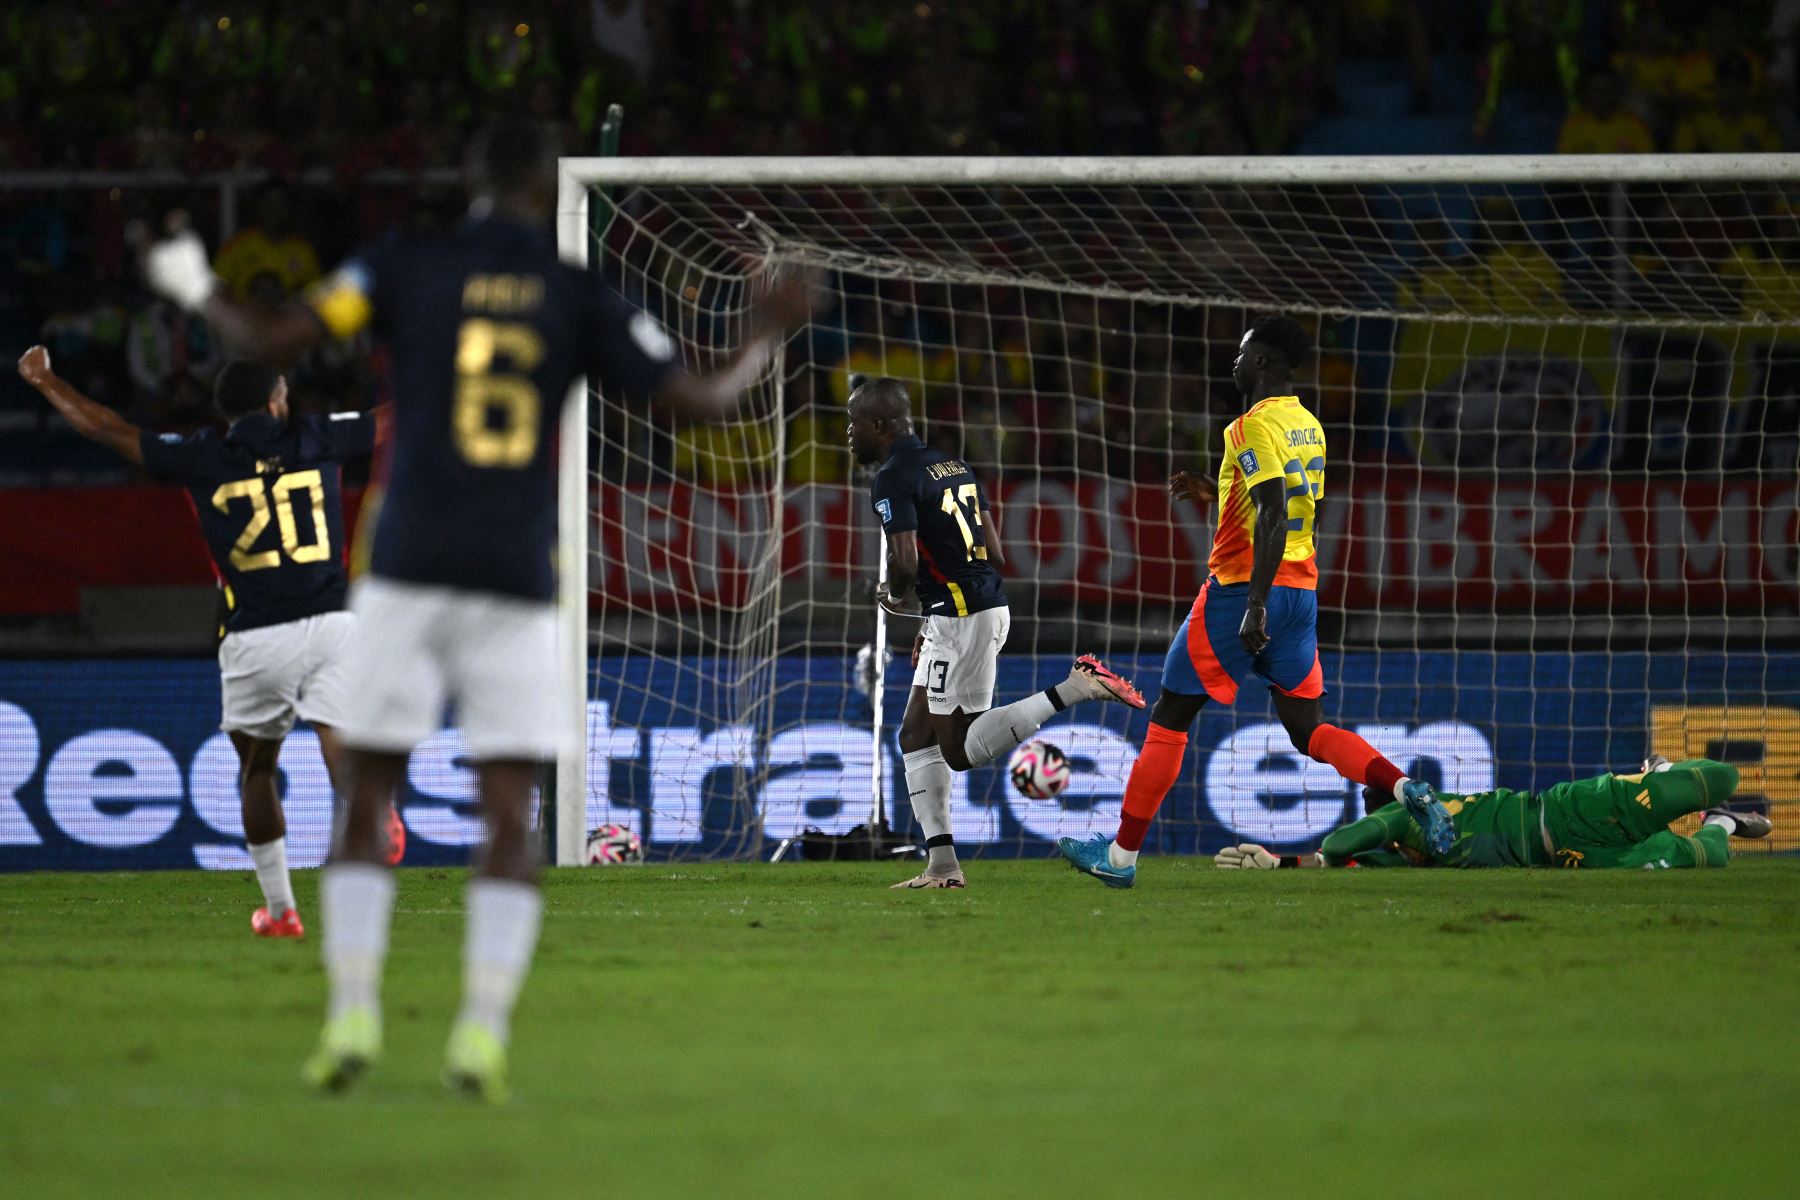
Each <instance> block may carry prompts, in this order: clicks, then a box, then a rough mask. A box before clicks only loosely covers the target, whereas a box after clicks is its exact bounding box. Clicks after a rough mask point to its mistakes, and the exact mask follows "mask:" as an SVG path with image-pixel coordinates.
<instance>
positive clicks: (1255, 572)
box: [1238, 476, 1288, 655]
mask: <svg viewBox="0 0 1800 1200" xmlns="http://www.w3.org/2000/svg"><path fill="white" fill-rule="evenodd" d="M1250 502H1251V503H1252V504H1253V505H1255V507H1256V523H1255V525H1254V526H1253V528H1252V531H1251V535H1250V537H1251V551H1250V554H1251V557H1250V591H1249V595H1248V596H1247V597H1246V599H1245V601H1244V619H1243V621H1242V622H1241V623H1240V624H1239V625H1238V640H1240V641H1241V642H1243V643H1244V649H1246V650H1248V651H1249V652H1250V653H1251V654H1252V655H1255V654H1260V653H1262V649H1263V647H1264V646H1267V645H1268V644H1269V633H1268V622H1269V617H1268V604H1269V589H1270V588H1271V587H1273V586H1274V585H1275V572H1276V571H1278V570H1279V569H1280V568H1281V557H1282V554H1283V553H1284V552H1285V551H1286V550H1287V525H1288V516H1287V481H1286V479H1285V478H1283V477H1280V476H1277V477H1276V478H1274V479H1268V480H1264V481H1263V482H1262V483H1259V484H1256V485H1254V486H1253V487H1251V489H1250Z"/></svg>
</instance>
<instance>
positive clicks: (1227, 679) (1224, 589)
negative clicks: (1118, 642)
mask: <svg viewBox="0 0 1800 1200" xmlns="http://www.w3.org/2000/svg"><path fill="white" fill-rule="evenodd" d="M1249 595H1250V585H1249V584H1248V583H1234V584H1231V585H1229V586H1227V585H1225V584H1221V583H1220V582H1219V581H1218V579H1216V578H1213V577H1210V576H1209V577H1208V578H1207V580H1206V584H1205V585H1204V586H1203V587H1202V588H1201V589H1200V595H1199V596H1198V597H1196V598H1195V600H1194V607H1193V609H1192V611H1190V612H1189V613H1188V616H1187V620H1185V621H1183V622H1182V623H1181V628H1180V629H1179V630H1177V631H1176V633H1175V640H1174V641H1173V642H1172V643H1170V645H1169V656H1168V658H1166V659H1165V660H1163V675H1162V686H1163V690H1164V691H1167V692H1180V693H1182V694H1183V695H1187V696H1198V695H1202V694H1204V695H1206V696H1209V697H1211V698H1212V699H1213V700H1216V701H1217V702H1218V703H1220V704H1230V703H1231V702H1232V701H1233V700H1236V699H1237V692H1238V685H1239V684H1241V683H1243V682H1244V679H1245V678H1246V677H1247V676H1249V675H1252V674H1255V675H1260V676H1261V677H1262V678H1264V679H1266V680H1268V681H1269V682H1270V683H1271V684H1273V685H1274V686H1275V688H1276V690H1277V691H1280V692H1284V693H1286V694H1287V695H1289V696H1295V697H1298V698H1299V699H1302V700H1312V699H1315V698H1317V697H1319V696H1323V695H1324V694H1325V675H1324V672H1323V671H1321V670H1320V669H1319V596H1318V593H1317V592H1314V591H1313V590H1312V589H1310V588H1293V587H1276V588H1270V589H1269V603H1268V627H1267V628H1268V634H1269V644H1268V645H1266V646H1264V647H1263V650H1262V653H1261V654H1258V655H1257V656H1256V657H1255V658H1252V657H1250V652H1249V651H1247V650H1245V649H1244V643H1243V642H1241V641H1239V640H1238V626H1239V625H1240V624H1242V623H1243V620H1244V608H1245V600H1246V599H1247V598H1248V597H1249Z"/></svg>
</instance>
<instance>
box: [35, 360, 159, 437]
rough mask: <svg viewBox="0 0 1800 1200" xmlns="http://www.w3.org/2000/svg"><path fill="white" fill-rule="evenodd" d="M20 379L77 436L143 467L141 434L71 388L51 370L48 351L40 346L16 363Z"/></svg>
mask: <svg viewBox="0 0 1800 1200" xmlns="http://www.w3.org/2000/svg"><path fill="white" fill-rule="evenodd" d="M19 377H20V378H21V379H23V380H24V381H25V382H26V383H29V384H30V385H31V386H32V387H34V388H36V389H37V390H38V391H39V392H40V393H41V394H42V395H43V397H44V399H46V400H48V401H49V402H50V403H51V405H52V406H53V407H54V408H55V409H56V411H57V412H59V413H61V414H62V415H63V418H64V419H65V420H67V421H68V422H69V427H70V428H71V429H73V430H74V431H75V432H76V433H79V434H80V435H81V436H82V437H84V438H88V439H90V440H92V441H96V442H98V443H100V444H101V445H102V446H105V447H106V448H107V449H108V450H111V451H112V452H113V453H115V454H117V455H119V456H120V457H122V458H125V459H127V460H129V461H131V462H134V463H137V464H138V465H139V466H142V465H143V462H144V442H143V431H142V430H140V429H139V428H138V427H137V426H136V425H133V424H132V423H131V422H130V421H127V420H126V419H125V418H124V417H121V416H120V415H119V414H118V413H116V412H114V411H113V410H112V409H110V408H107V407H106V406H105V405H104V404H96V403H95V402H94V401H92V400H90V399H88V398H87V397H86V396H84V395H82V394H81V393H80V392H78V391H76V390H75V389H74V388H73V387H72V386H70V384H69V382H68V381H67V380H66V379H64V378H63V377H62V376H60V375H58V374H57V373H56V372H55V371H53V370H52V369H51V368H50V351H48V350H46V349H45V348H44V347H42V346H33V347H32V348H31V349H29V350H27V351H26V352H25V353H24V354H23V355H22V356H21V357H20V359H19Z"/></svg>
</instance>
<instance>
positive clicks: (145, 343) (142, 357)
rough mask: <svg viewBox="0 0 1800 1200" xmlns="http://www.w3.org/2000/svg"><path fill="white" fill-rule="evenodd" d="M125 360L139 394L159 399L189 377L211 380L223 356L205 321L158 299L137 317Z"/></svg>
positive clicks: (128, 342)
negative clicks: (179, 381) (178, 382)
mask: <svg viewBox="0 0 1800 1200" xmlns="http://www.w3.org/2000/svg"><path fill="white" fill-rule="evenodd" d="M125 358H126V362H127V363H128V364H129V366H130V368H131V381H132V383H134V384H135V385H137V388H138V391H139V393H140V394H142V395H143V396H145V397H147V398H155V397H157V396H161V395H162V394H164V393H165V392H166V391H168V390H169V389H170V388H171V387H172V386H173V385H174V384H175V382H176V381H177V380H179V379H182V378H185V377H192V378H195V379H198V380H201V381H202V382H204V381H207V380H210V379H211V378H212V376H213V372H214V371H216V370H217V369H218V367H219V363H220V358H221V356H220V354H219V349H218V346H217V345H216V344H215V343H214V342H213V338H212V333H211V331H210V330H208V329H207V327H206V323H205V322H204V321H201V320H199V319H197V318H195V317H190V316H189V315H188V314H186V313H184V312H182V311H181V309H179V308H177V307H176V306H175V305H173V304H170V303H169V302H168V301H166V300H156V301H154V302H152V303H151V304H150V305H149V306H148V307H145V308H141V309H139V310H138V311H137V312H136V313H135V314H133V316H132V318H131V325H130V328H129V329H128V330H127V331H126V334H125Z"/></svg>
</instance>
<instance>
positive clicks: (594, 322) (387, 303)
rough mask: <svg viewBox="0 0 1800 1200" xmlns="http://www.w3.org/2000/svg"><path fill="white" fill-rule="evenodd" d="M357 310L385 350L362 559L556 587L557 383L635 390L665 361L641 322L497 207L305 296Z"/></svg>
mask: <svg viewBox="0 0 1800 1200" xmlns="http://www.w3.org/2000/svg"><path fill="white" fill-rule="evenodd" d="M308 303H309V304H310V305H311V306H312V309H313V311H314V312H316V313H317V314H318V316H319V318H320V320H321V321H323V322H324V324H325V326H326V328H327V329H329V330H330V331H331V332H332V333H334V334H336V335H337V336H339V337H349V336H351V335H352V334H354V333H356V332H357V331H358V330H360V329H362V328H364V327H365V326H373V328H374V330H375V332H376V334H377V335H378V336H379V337H380V338H381V339H382V340H383V341H385V342H386V343H387V346H388V349H389V351H390V355H391V358H392V362H393V396H394V400H393V403H394V421H393V433H394V437H393V442H392V444H391V446H390V447H389V448H388V457H387V458H386V460H385V461H384V463H383V464H382V466H383V468H384V470H385V477H384V478H383V479H382V484H383V488H384V491H383V495H382V500H381V512H380V516H379V518H378V520H377V522H376V527H375V540H374V549H373V552H372V553H371V556H370V560H369V571H370V573H371V574H372V575H377V576H381V577H383V578H387V579H397V580H402V581H406V582H412V583H426V584H436V585H441V586H447V587H454V588H461V589H466V590H470V591H478V592H488V593H497V594H499V595H504V596H516V597H521V598H525V599H531V600H549V599H551V598H552V597H553V596H554V595H555V592H556V574H555V567H554V557H553V556H554V553H555V548H556V434H557V424H558V420H559V418H560V416H561V414H562V407H563V401H564V400H565V399H566V398H567V396H568V392H569V385H570V384H571V383H572V382H573V381H574V380H575V379H576V378H577V377H578V376H581V375H584V374H585V375H588V376H590V377H591V378H592V379H593V380H594V381H595V382H596V383H598V385H599V386H600V388H601V390H602V391H604V392H606V393H607V394H608V395H611V396H620V397H630V398H633V399H648V398H649V397H650V396H652V395H653V394H654V393H655V392H656V391H657V389H658V387H659V386H660V385H661V384H662V382H663V381H664V380H665V379H666V378H667V376H668V374H669V372H670V371H671V370H673V368H674V361H675V347H674V343H673V342H672V341H671V340H670V339H669V337H668V335H667V334H666V333H664V332H663V331H662V329H661V328H660V327H658V326H657V324H656V322H655V321H654V320H652V319H651V318H650V317H649V316H647V315H646V314H644V313H641V312H639V311H637V310H636V309H634V308H632V306H631V305H630V304H628V303H626V302H625V300H624V299H623V298H622V297H621V296H619V295H618V294H617V293H616V292H614V291H613V290H612V289H611V288H609V287H608V286H607V285H606V284H605V283H603V282H602V281H601V280H600V279H599V278H598V277H597V276H594V275H592V274H590V273H588V272H585V271H582V270H581V269H579V268H577V267H575V266H572V265H570V264H567V263H564V262H563V261H562V260H561V259H560V258H558V257H557V254H556V247H555V245H554V244H553V243H552V242H551V240H550V238H549V237H548V236H547V235H546V234H545V233H544V232H542V231H540V230H536V229H531V228H528V227H526V226H524V225H520V224H517V223H515V222H513V221H509V220H506V219H504V218H501V217H497V216H494V217H487V218H483V219H479V220H470V221H468V222H465V223H464V224H463V225H462V226H461V227H460V228H459V229H457V230H456V231H454V232H452V233H449V234H442V235H432V236H415V237H408V236H395V237H390V238H387V239H384V240H382V241H380V242H377V243H375V244H374V245H372V246H371V247H369V248H368V249H366V250H363V251H361V252H359V253H358V254H357V255H356V256H355V257H354V258H352V259H350V260H349V261H348V262H346V263H345V264H344V265H343V266H342V267H340V268H339V269H338V270H337V272H336V273H335V274H333V275H332V276H330V277H329V278H327V279H325V280H323V281H321V282H320V283H319V284H318V285H317V286H316V287H315V288H314V289H313V291H312V293H311V294H310V296H309V297H308Z"/></svg>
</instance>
